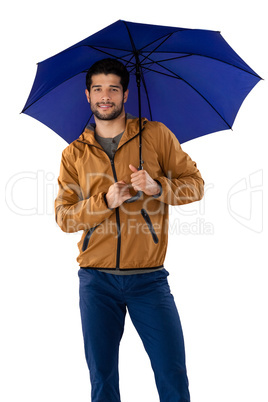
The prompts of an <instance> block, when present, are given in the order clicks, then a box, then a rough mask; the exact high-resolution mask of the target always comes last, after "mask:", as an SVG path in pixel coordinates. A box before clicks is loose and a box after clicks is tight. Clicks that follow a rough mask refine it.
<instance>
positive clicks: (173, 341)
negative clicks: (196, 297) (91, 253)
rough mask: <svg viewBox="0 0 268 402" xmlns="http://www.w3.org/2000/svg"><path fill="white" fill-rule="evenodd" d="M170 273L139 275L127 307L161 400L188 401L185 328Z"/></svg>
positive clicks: (160, 272)
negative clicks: (137, 283)
mask: <svg viewBox="0 0 268 402" xmlns="http://www.w3.org/2000/svg"><path fill="white" fill-rule="evenodd" d="M167 275H168V272H167V271H166V270H162V271H157V272H152V273H149V274H144V275H139V276H140V280H139V286H138V287H137V290H135V287H134V285H133V287H132V288H131V292H129V294H128V295H129V296H128V299H127V308H128V311H129V315H130V317H131V320H132V322H133V324H134V326H135V328H136V329H137V331H138V333H139V335H140V337H141V339H142V342H143V344H144V347H145V349H146V351H147V353H148V355H149V357H150V360H151V365H152V368H153V370H154V375H155V381H156V386H157V389H158V393H159V397H160V402H189V401H190V395H189V390H188V378H187V373H186V367H185V351H184V340H183V334H182V328H181V323H180V318H179V314H178V311H177V308H176V305H175V302H174V299H173V296H172V295H171V293H170V289H169V285H168V282H167Z"/></svg>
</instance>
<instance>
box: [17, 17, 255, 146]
mask: <svg viewBox="0 0 268 402" xmlns="http://www.w3.org/2000/svg"><path fill="white" fill-rule="evenodd" d="M106 57H113V58H116V59H118V60H120V61H122V62H123V63H124V64H125V65H126V67H127V68H128V70H129V72H130V83H129V90H130V94H129V98H128V101H127V103H126V105H125V109H126V111H127V112H129V113H131V114H134V115H137V116H138V115H139V108H140V113H141V115H142V116H143V117H147V118H148V119H149V120H156V121H161V122H162V123H164V124H165V125H166V126H168V127H169V129H170V130H171V131H173V133H174V134H175V135H176V136H177V138H178V140H179V141H180V142H181V143H183V142H185V141H188V140H191V139H193V138H196V137H200V136H202V135H205V134H209V133H212V132H215V131H220V130H226V129H229V128H231V127H232V125H233V122H234V120H235V117H236V115H237V112H238V110H239V108H240V106H241V104H242V102H243V101H244V99H245V97H246V96H247V95H248V93H249V92H250V91H251V89H252V88H253V87H254V86H255V85H256V84H257V82H258V81H259V80H260V79H261V77H259V76H258V75H257V74H256V73H255V72H254V71H253V70H252V69H251V68H250V67H249V66H248V65H247V64H246V63H245V62H244V61H243V60H242V59H241V58H240V57H239V56H238V55H237V53H236V52H235V51H234V50H233V49H232V48H231V47H230V46H229V45H228V43H227V42H226V41H225V40H224V39H223V37H222V36H221V34H220V32H216V31H208V30H199V29H185V28H174V27H167V26H157V25H149V24H139V23H132V22H127V21H122V20H119V21H117V22H115V23H113V24H111V25H109V26H108V27H106V28H104V29H102V30H101V31H99V32H97V33H95V34H94V35H91V36H89V37H88V38H86V39H84V40H82V41H81V42H79V43H77V44H75V45H74V46H71V47H69V48H68V49H66V50H64V51H63V52H61V53H59V54H57V55H55V56H53V57H50V58H49V59H47V60H45V61H43V62H41V63H39V64H38V69H37V73H36V77H35V81H34V84H33V87H32V90H31V92H30V95H29V98H28V100H27V102H26V104H25V106H24V109H23V110H22V113H26V114H28V115H30V116H32V117H34V118H35V119H37V120H39V121H41V122H42V123H44V124H45V125H47V126H48V127H50V128H51V129H52V130H53V131H55V132H56V133H57V134H59V135H60V136H61V137H62V138H64V139H65V140H66V141H67V142H68V143H70V142H72V141H74V140H75V139H76V138H78V136H79V135H80V134H81V133H82V132H83V130H84V128H85V127H86V126H87V124H88V123H89V122H90V121H93V116H92V113H91V110H90V107H89V105H88V103H87V100H86V97H85V77H86V73H87V70H88V69H89V67H90V66H91V65H92V64H93V63H95V62H96V61H98V60H101V59H103V58H106ZM137 73H138V75H139V74H140V91H137ZM138 92H140V100H139V99H138V98H139V95H138Z"/></svg>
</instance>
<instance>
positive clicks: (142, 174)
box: [129, 165, 160, 195]
mask: <svg viewBox="0 0 268 402" xmlns="http://www.w3.org/2000/svg"><path fill="white" fill-rule="evenodd" d="M129 168H130V170H132V172H133V173H132V175H131V176H130V177H131V184H132V187H133V188H134V190H135V191H143V192H144V194H146V195H156V194H158V193H159V192H160V186H159V185H158V184H157V182H156V181H155V180H153V179H152V178H151V176H150V175H149V174H148V173H147V172H146V170H138V169H137V168H135V166H133V165H129Z"/></svg>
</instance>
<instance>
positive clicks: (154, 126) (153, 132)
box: [145, 121, 178, 144]
mask: <svg viewBox="0 0 268 402" xmlns="http://www.w3.org/2000/svg"><path fill="white" fill-rule="evenodd" d="M145 129H146V130H145V131H146V133H147V135H148V136H150V137H151V138H152V139H153V140H154V142H155V141H157V142H159V144H163V143H165V142H174V141H175V142H178V139H177V137H176V136H175V134H174V133H173V132H172V131H171V130H170V129H169V128H168V127H167V126H166V125H165V124H163V123H161V122H158V121H147V123H146V126H145Z"/></svg>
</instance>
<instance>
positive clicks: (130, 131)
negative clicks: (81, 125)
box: [78, 113, 148, 148]
mask: <svg viewBox="0 0 268 402" xmlns="http://www.w3.org/2000/svg"><path fill="white" fill-rule="evenodd" d="M147 121H148V120H147V119H146V118H145V117H143V118H142V120H141V124H142V129H143V128H144V126H145V124H146V122H147ZM95 127H96V124H93V123H90V124H89V125H88V126H87V127H86V128H85V130H84V132H83V133H82V134H81V135H80V136H79V138H78V140H79V141H82V142H85V143H87V144H89V145H95V146H98V147H99V146H100V145H99V143H98V141H97V140H96V139H95V136H94V131H95ZM137 134H139V118H138V117H135V116H132V115H131V114H129V113H127V114H126V128H125V131H124V134H123V135H122V138H121V140H120V142H119V144H118V148H119V147H121V146H122V145H123V144H125V143H126V142H127V141H129V140H130V139H132V138H133V137H135V136H136V135H137Z"/></svg>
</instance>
